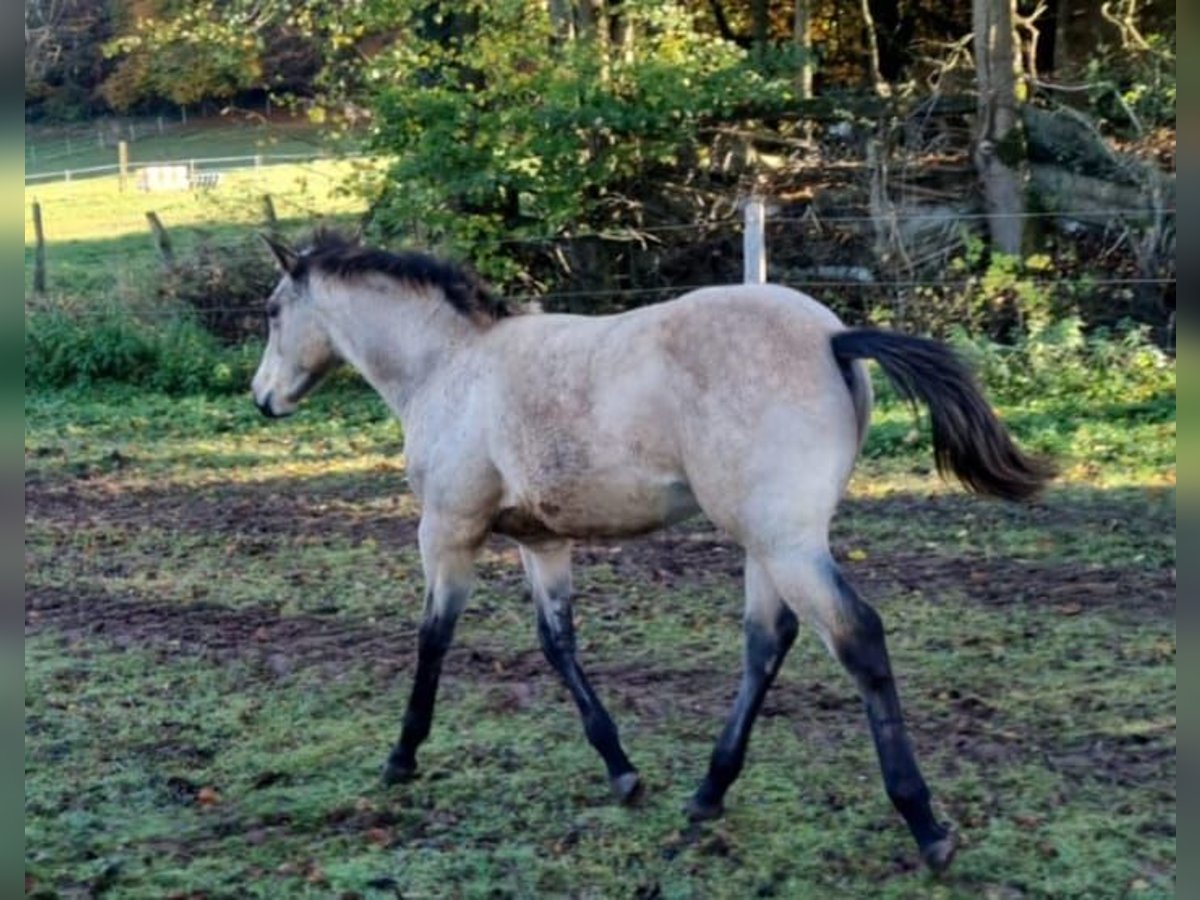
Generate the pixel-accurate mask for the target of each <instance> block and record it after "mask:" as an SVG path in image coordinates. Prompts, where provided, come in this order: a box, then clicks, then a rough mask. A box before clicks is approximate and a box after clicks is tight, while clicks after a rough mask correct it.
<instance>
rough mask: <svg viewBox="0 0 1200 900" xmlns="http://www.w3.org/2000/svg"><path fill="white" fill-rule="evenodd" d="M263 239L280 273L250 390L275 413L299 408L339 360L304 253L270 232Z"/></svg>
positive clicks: (258, 402) (261, 406)
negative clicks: (318, 306)
mask: <svg viewBox="0 0 1200 900" xmlns="http://www.w3.org/2000/svg"><path fill="white" fill-rule="evenodd" d="M264 240H265V241H266V242H267V246H269V247H270V248H271V252H272V253H273V254H274V256H275V261H276V262H277V263H278V264H279V269H280V272H281V273H282V277H281V278H280V279H279V284H278V285H276V287H275V290H274V291H272V292H271V296H270V297H268V298H267V346H266V349H264V350H263V357H262V362H260V363H259V365H258V371H257V372H256V373H255V374H254V381H253V382H252V383H251V386H250V390H251V392H252V393H253V395H254V403H255V405H256V406H257V407H258V408H259V409H260V410H261V411H262V414H263V415H265V416H270V417H272V418H274V417H277V416H286V415H290V414H291V413H293V412H295V410H296V406H297V404H298V403H299V402H300V399H301V398H302V397H303V396H304V395H305V394H307V393H308V392H309V391H310V390H312V389H313V388H314V387H316V385H317V383H318V382H320V380H321V378H322V377H323V376H324V375H325V373H326V372H328V371H329V370H330V369H332V368H333V367H334V366H335V365H336V364H337V363H338V361H339V360H338V356H337V353H336V352H335V351H334V349H333V344H332V342H331V340H330V337H329V331H328V329H327V328H326V327H325V325H324V323H323V322H322V320H321V316H320V315H319V313H318V311H317V310H316V303H315V302H314V299H313V296H312V293H311V291H310V286H311V282H310V279H309V278H308V277H307V272H306V271H305V266H304V258H303V256H302V255H301V254H299V253H297V252H296V251H295V250H293V249H292V248H290V247H288V246H286V245H285V244H282V243H280V242H279V241H276V240H274V239H272V238H269V237H264Z"/></svg>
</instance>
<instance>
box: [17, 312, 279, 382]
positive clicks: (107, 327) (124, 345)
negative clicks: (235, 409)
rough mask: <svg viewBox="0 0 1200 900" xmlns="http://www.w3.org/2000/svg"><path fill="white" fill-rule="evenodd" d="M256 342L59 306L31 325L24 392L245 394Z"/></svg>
mask: <svg viewBox="0 0 1200 900" xmlns="http://www.w3.org/2000/svg"><path fill="white" fill-rule="evenodd" d="M257 356H258V348H257V347H256V346H255V345H254V344H246V345H243V346H240V347H236V348H228V347H222V346H221V345H220V344H219V343H218V342H217V340H216V339H215V338H214V337H213V336H212V335H210V334H208V333H207V332H206V331H204V329H203V328H201V327H200V326H199V325H198V324H197V323H196V322H195V321H194V320H193V319H191V318H189V317H187V316H186V315H184V316H180V317H173V318H172V319H170V320H169V321H168V322H167V323H166V324H163V325H155V324H151V323H147V322H145V321H142V320H139V319H138V318H136V317H135V316H134V315H132V314H131V313H130V312H129V311H128V310H126V309H124V308H122V307H120V306H118V305H116V304H115V303H108V304H104V305H101V306H96V307H90V308H87V309H70V308H57V309H53V310H48V311H36V312H33V313H30V314H29V315H27V316H26V319H25V386H26V388H27V389H29V388H34V389H38V388H42V389H44V388H62V387H70V386H85V387H86V386H88V385H93V384H97V383H102V382H123V383H126V384H135V385H142V386H145V387H147V388H150V389H152V390H158V391H163V392H166V393H171V394H187V393H232V392H236V391H241V390H245V389H246V387H247V386H248V385H249V382H250V377H251V374H252V372H253V368H254V365H255V362H256V360H257Z"/></svg>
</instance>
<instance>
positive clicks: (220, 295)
mask: <svg viewBox="0 0 1200 900" xmlns="http://www.w3.org/2000/svg"><path fill="white" fill-rule="evenodd" d="M278 281H279V272H278V270H277V269H276V268H275V266H274V265H273V264H272V263H271V261H270V258H269V257H268V255H267V253H266V252H265V250H264V249H263V247H262V245H261V244H260V243H259V242H258V241H257V240H251V241H241V242H239V243H236V244H225V245H221V246H214V245H212V244H211V243H208V242H204V243H202V244H200V246H199V247H197V248H196V251H195V253H194V254H193V255H190V256H188V257H187V258H186V259H183V260H182V261H180V262H179V263H178V264H177V265H175V266H174V267H173V268H172V269H171V270H170V271H169V272H167V274H166V275H165V276H164V280H163V283H162V287H161V288H160V291H159V293H160V295H161V297H162V298H163V299H164V300H166V301H168V302H170V301H177V302H179V303H182V304H184V305H186V306H188V307H190V308H191V309H192V310H194V311H195V314H196V321H197V322H198V323H199V324H200V325H201V326H202V327H203V328H204V329H205V330H206V331H208V332H210V333H211V334H213V335H215V336H216V337H217V338H218V339H220V340H221V341H222V342H224V343H226V344H239V343H241V342H243V341H245V340H246V339H248V338H258V337H261V336H262V334H263V317H262V312H261V311H262V309H263V308H264V306H265V301H266V298H267V297H268V296H270V294H271V291H272V290H273V289H274V288H275V284H276V283H277V282H278Z"/></svg>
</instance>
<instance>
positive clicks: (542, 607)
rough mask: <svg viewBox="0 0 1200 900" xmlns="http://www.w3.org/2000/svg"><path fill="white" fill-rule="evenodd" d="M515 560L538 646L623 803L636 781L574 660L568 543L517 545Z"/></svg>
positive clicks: (634, 789) (635, 788)
mask: <svg viewBox="0 0 1200 900" xmlns="http://www.w3.org/2000/svg"><path fill="white" fill-rule="evenodd" d="M521 562H522V563H524V566H525V573H526V575H528V577H529V584H530V587H531V589H532V591H533V601H534V604H535V606H536V607H537V627H538V638H539V639H540V641H541V644H542V651H543V652H544V653H545V654H546V659H547V660H548V661H549V663H550V665H551V666H553V667H554V670H555V671H556V672H558V674H559V677H560V678H562V680H563V683H564V684H565V685H566V686H567V690H569V691H570V692H571V696H572V697H573V698H574V699H575V704H576V705H577V706H578V707H579V715H580V717H581V718H582V719H583V730H584V733H585V734H586V735H587V739H588V742H589V743H591V745H592V746H593V747H595V748H596V752H598V753H599V754H600V756H601V757H602V758H603V759H604V765H605V767H606V768H607V769H608V777H609V782H610V783H611V785H612V789H613V792H614V793H615V794H616V795H617V798H618V799H619V800H620V801H621V802H622V803H629V802H631V801H632V800H634V799H635V798H636V796H637V795H638V793H639V792H640V791H641V786H642V785H641V780H640V779H639V778H638V774H637V770H636V769H634V767H633V763H631V762H630V761H629V757H628V756H626V755H625V751H624V750H623V749H622V747H621V741H620V738H619V737H618V735H617V726H616V725H615V724H613V720H612V717H611V716H609V714H608V711H607V710H606V709H605V708H604V704H602V703H601V702H600V698H599V697H597V696H596V692H595V691H593V690H592V686H591V684H589V683H588V679H587V676H586V675H585V674H584V673H583V669H582V668H580V666H579V663H578V662H576V660H575V623H574V617H573V616H572V613H571V545H570V544H568V543H563V544H555V545H552V546H551V545H543V546H539V547H538V548H537V549H536V550H534V549H530V548H528V547H524V546H523V547H521Z"/></svg>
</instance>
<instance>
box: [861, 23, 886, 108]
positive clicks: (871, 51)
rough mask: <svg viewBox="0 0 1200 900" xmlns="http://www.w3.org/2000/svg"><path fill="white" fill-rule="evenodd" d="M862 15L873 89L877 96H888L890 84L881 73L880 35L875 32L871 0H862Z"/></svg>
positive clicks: (868, 67)
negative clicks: (888, 84)
mask: <svg viewBox="0 0 1200 900" xmlns="http://www.w3.org/2000/svg"><path fill="white" fill-rule="evenodd" d="M862 17H863V27H864V30H865V31H866V36H867V70H868V72H869V73H870V75H871V89H872V90H873V91H874V92H875V94H876V96H879V97H886V96H887V94H888V86H887V83H886V82H885V81H884V80H883V76H882V75H881V74H880V73H879V35H878V34H876V32H875V16H874V15H872V13H871V4H870V2H869V0H862Z"/></svg>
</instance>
